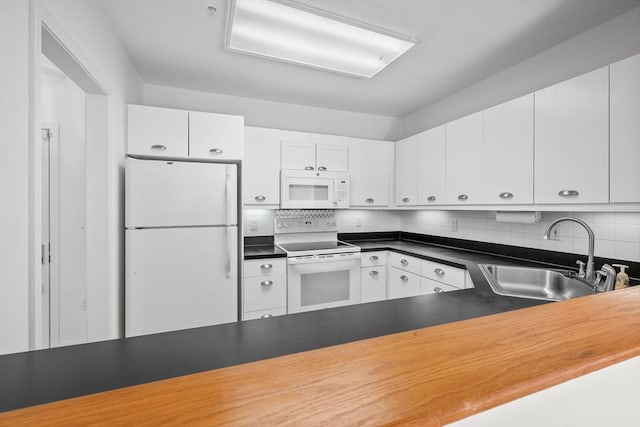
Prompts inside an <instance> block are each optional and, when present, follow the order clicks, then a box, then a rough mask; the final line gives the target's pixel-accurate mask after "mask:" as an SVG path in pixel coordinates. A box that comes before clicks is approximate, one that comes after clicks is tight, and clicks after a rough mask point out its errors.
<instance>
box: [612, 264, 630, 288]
mask: <svg viewBox="0 0 640 427" xmlns="http://www.w3.org/2000/svg"><path fill="white" fill-rule="evenodd" d="M613 266H614V267H618V268H619V269H620V273H618V274H617V275H616V285H615V287H614V288H613V289H614V290H618V289H624V288H626V287H628V286H629V276H628V275H627V273H625V270H626V269H627V268H629V266H628V265H624V264H613Z"/></svg>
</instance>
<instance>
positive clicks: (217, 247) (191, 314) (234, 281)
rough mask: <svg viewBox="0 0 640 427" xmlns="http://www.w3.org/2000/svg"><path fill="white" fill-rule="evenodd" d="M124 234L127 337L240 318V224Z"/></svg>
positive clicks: (151, 230) (131, 231)
mask: <svg viewBox="0 0 640 427" xmlns="http://www.w3.org/2000/svg"><path fill="white" fill-rule="evenodd" d="M125 234H126V251H127V252H126V268H125V270H126V283H125V335H126V336H127V337H130V336H136V335H143V334H152V333H157V332H167V331H174V330H178V329H186V328H195V327H199V326H208V325H215V324H220V323H228V322H234V321H237V320H238V251H237V241H238V235H237V228H236V227H206V228H180V229H172V228H163V229H147V230H127V231H126V233H125Z"/></svg>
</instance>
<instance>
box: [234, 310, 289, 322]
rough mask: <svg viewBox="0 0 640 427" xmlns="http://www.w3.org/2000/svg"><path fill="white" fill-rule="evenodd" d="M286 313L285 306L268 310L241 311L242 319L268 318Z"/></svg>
mask: <svg viewBox="0 0 640 427" xmlns="http://www.w3.org/2000/svg"><path fill="white" fill-rule="evenodd" d="M285 314H287V308H286V307H279V308H272V309H269V310H260V311H246V312H244V313H242V320H253V319H268V318H269V317H274V316H283V315H285Z"/></svg>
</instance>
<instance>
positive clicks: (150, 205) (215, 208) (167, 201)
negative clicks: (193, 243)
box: [125, 158, 237, 228]
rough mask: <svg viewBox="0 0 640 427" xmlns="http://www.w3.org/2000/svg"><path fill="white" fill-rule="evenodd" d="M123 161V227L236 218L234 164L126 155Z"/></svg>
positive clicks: (231, 222) (231, 221) (233, 221)
mask: <svg viewBox="0 0 640 427" xmlns="http://www.w3.org/2000/svg"><path fill="white" fill-rule="evenodd" d="M126 167H127V171H126V179H125V182H126V202H125V211H126V218H125V224H126V227H127V228H134V227H167V226H185V225H220V224H228V225H234V224H237V219H236V217H237V215H236V213H237V206H236V191H237V190H236V185H237V181H236V165H223V164H215V163H196V162H174V161H165V160H138V159H131V158H128V159H127V161H126Z"/></svg>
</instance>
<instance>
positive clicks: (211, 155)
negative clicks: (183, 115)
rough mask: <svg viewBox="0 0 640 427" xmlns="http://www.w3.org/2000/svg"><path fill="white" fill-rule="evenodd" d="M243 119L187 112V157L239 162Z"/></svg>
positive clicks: (242, 136) (242, 138) (242, 137)
mask: <svg viewBox="0 0 640 427" xmlns="http://www.w3.org/2000/svg"><path fill="white" fill-rule="evenodd" d="M243 142H244V117H241V116H231V115H228V114H215V113H202V112H194V111H190V112H189V157H194V158H199V159H210V160H241V159H242V148H243V147H242V146H243Z"/></svg>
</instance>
